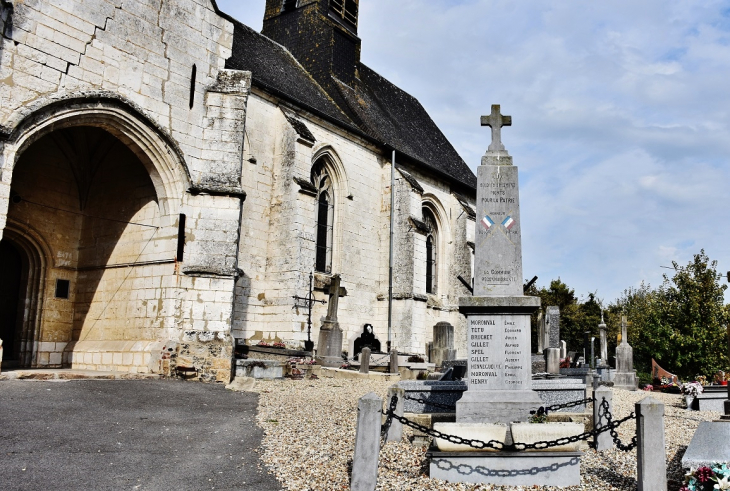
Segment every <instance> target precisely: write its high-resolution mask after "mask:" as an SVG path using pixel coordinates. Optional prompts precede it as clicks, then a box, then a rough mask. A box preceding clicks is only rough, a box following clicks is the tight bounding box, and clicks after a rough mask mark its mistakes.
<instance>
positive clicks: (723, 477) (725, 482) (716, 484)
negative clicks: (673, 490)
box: [679, 463, 730, 491]
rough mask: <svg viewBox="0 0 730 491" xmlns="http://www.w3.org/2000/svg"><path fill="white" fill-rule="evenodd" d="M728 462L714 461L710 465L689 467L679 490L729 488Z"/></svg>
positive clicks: (695, 490) (729, 469)
mask: <svg viewBox="0 0 730 491" xmlns="http://www.w3.org/2000/svg"><path fill="white" fill-rule="evenodd" d="M728 464H730V463H724V464H719V463H714V464H712V465H711V466H710V467H699V468H697V469H690V471H689V472H688V473H687V474H685V476H684V481H685V484H684V486H682V487H681V488H679V491H710V490H715V489H730V467H728Z"/></svg>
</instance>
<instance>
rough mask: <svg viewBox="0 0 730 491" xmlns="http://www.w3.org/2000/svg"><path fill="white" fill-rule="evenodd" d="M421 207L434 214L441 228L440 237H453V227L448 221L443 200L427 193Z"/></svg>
mask: <svg viewBox="0 0 730 491" xmlns="http://www.w3.org/2000/svg"><path fill="white" fill-rule="evenodd" d="M421 207H424V208H428V209H429V210H431V213H433V216H434V218H436V224H437V225H438V228H439V235H440V236H442V237H451V227H450V226H449V221H448V220H447V219H446V217H447V216H448V214H447V213H446V208H444V205H443V204H442V203H441V200H439V199H438V197H436V196H435V195H433V194H431V193H425V194H424V195H423V198H422V200H421ZM447 242H448V241H447Z"/></svg>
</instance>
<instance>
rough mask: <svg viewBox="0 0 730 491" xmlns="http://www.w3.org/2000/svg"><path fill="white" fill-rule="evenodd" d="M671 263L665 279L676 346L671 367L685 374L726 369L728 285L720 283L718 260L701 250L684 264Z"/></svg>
mask: <svg viewBox="0 0 730 491" xmlns="http://www.w3.org/2000/svg"><path fill="white" fill-rule="evenodd" d="M672 265H673V266H674V269H675V274H674V276H673V277H672V279H671V284H670V283H669V279H668V278H667V277H666V276H665V281H664V282H665V284H666V289H665V295H666V296H667V302H668V304H669V309H668V317H669V318H668V319H667V322H668V323H670V324H671V325H672V327H673V330H672V334H673V338H672V344H673V345H674V348H675V350H676V352H675V356H674V367H675V368H674V370H676V372H677V374H678V375H682V376H685V377H691V376H694V375H696V374H703V375H708V376H710V375H712V374H713V373H715V372H716V371H717V370H720V369H723V370H727V367H728V359H727V328H726V326H727V323H728V320H730V319H729V318H728V315H727V310H726V309H725V306H724V293H725V289H726V288H727V285H724V284H723V285H721V284H720V278H721V276H720V275H718V274H717V261H710V260H709V258H708V257H707V256H706V255H705V251H704V250H702V251H700V253H699V254H695V256H694V260H692V261H690V263H689V264H688V265H687V266H686V267H685V268H680V267H679V266H678V265H677V263H676V262H673V263H672Z"/></svg>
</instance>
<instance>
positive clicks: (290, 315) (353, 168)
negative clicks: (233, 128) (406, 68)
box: [233, 91, 474, 354]
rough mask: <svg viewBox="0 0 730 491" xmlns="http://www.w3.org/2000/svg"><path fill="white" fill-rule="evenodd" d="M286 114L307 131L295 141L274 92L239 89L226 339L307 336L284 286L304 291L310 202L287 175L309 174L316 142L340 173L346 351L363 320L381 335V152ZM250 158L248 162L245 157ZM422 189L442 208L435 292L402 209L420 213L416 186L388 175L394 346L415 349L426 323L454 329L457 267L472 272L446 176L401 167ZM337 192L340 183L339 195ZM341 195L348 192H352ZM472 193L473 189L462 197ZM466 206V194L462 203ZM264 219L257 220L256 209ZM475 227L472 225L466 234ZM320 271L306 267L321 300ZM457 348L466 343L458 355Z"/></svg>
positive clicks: (463, 220) (419, 348)
mask: <svg viewBox="0 0 730 491" xmlns="http://www.w3.org/2000/svg"><path fill="white" fill-rule="evenodd" d="M284 110H285V111H287V112H288V113H289V114H290V115H293V116H295V117H296V118H297V119H299V120H300V121H302V122H304V123H305V125H306V126H307V128H308V129H309V130H310V131H311V133H312V134H313V135H314V137H315V139H316V141H315V142H314V144H313V145H312V144H311V142H310V143H307V142H302V140H301V138H300V137H299V135H297V133H296V131H294V129H293V128H292V127H291V125H290V124H289V123H288V121H287V120H286V118H285V117H284V112H283V111H282V109H280V108H279V106H278V103H277V100H276V99H274V98H272V97H270V96H267V95H266V94H262V93H258V92H257V91H255V92H254V94H253V95H252V96H251V97H250V99H249V104H248V112H247V121H246V127H247V140H246V148H245V150H244V159H243V160H244V170H243V186H244V189H245V190H246V192H247V194H248V198H247V200H246V203H245V204H244V211H243V220H242V234H241V244H242V245H241V249H240V255H239V264H240V265H241V266H240V267H241V269H243V270H244V272H245V275H244V279H243V280H242V281H239V284H238V287H237V290H236V301H235V302H236V313H235V320H234V326H233V335H234V337H237V338H241V339H245V340H247V341H248V342H249V343H250V344H256V343H257V342H259V341H260V340H265V341H267V342H274V341H284V342H286V343H288V344H289V345H291V346H292V347H300V346H301V343H303V341H304V340H306V319H307V316H306V314H307V310H306V308H299V309H293V308H292V307H293V306H294V300H293V298H292V297H293V296H294V295H299V296H305V295H306V293H307V291H308V286H309V283H308V282H309V272H310V271H312V269H313V264H314V255H315V235H314V231H315V221H316V220H315V204H316V203H315V200H316V198H315V197H314V196H313V195H312V194H311V193H307V192H306V190H304V191H303V188H301V187H300V185H299V184H297V182H295V178H298V179H301V180H305V181H309V180H310V173H311V168H312V165H313V163H314V161H315V160H316V157H317V156H318V155H319V154H320V153H321V152H322V150H323V149H328V150H331V151H332V152H334V154H336V157H337V158H338V159H339V161H340V162H341V164H342V167H343V169H344V173H345V175H346V178H345V182H341V183H337V184H338V185H339V188H338V189H339V191H344V189H346V191H344V192H345V193H346V195H345V196H344V199H343V196H341V195H338V200H337V202H336V203H335V205H336V209H337V213H336V218H337V222H336V225H335V229H336V230H335V236H336V238H335V251H334V257H333V273H339V274H341V278H342V280H341V286H342V287H344V288H345V289H346V290H347V295H346V296H344V297H342V298H340V301H339V310H338V321H339V322H340V326H341V327H342V329H343V330H344V336H343V338H344V341H343V349H344V350H347V351H351V350H352V344H353V342H354V339H355V338H357V337H358V336H359V335H360V333H361V332H362V326H363V324H365V323H371V324H373V326H374V332H375V334H376V335H377V337H378V339H380V340H381V342H382V343H383V348H385V342H386V341H387V316H388V301H387V300H388V247H389V232H390V229H389V220H390V218H389V214H390V159H389V158H388V156H384V155H382V154H381V153H380V152H379V151H378V149H376V148H372V147H371V146H370V145H369V144H368V143H366V142H364V141H361V140H359V139H358V138H357V137H354V136H352V135H349V134H347V133H345V132H343V131H341V130H339V129H336V128H332V127H331V126H329V125H328V124H327V123H324V122H322V121H320V120H318V119H317V118H315V117H313V116H311V115H308V114H306V113H300V114H294V113H293V112H292V111H291V110H290V109H286V108H285V109H284ZM251 158H254V159H255V163H251V162H249V160H250V159H251ZM409 171H410V172H413V173H414V175H416V176H417V179H418V181H419V183H420V184H421V185H423V187H424V192H425V193H426V194H427V195H429V196H430V197H431V198H430V199H434V200H436V201H438V202H439V203H441V204H443V206H444V207H445V211H444V213H445V216H444V217H442V219H443V220H445V229H444V231H442V233H441V235H440V238H441V246H442V247H441V250H440V260H441V262H442V264H441V268H440V271H439V290H438V292H437V295H427V294H426V293H425V254H426V252H425V236H424V235H423V234H420V233H418V232H417V231H416V230H414V226H413V224H412V222H411V220H410V217H414V218H417V219H421V218H422V217H421V214H422V211H421V210H422V206H423V202H424V194H423V193H421V192H418V191H417V190H415V189H414V188H413V187H412V185H411V184H410V183H408V182H407V181H406V180H405V179H404V178H403V177H402V176H401V175H400V174H399V173H396V199H395V202H396V203H395V206H396V218H395V220H396V226H395V241H394V242H395V246H396V251H395V258H394V259H395V266H394V297H395V300H394V303H393V326H394V328H393V341H394V346H396V347H398V348H399V349H401V350H404V351H410V352H417V353H422V354H423V353H425V350H426V343H427V342H428V341H430V340H431V338H432V328H433V325H435V324H436V323H438V322H441V321H446V322H450V323H451V324H452V325H454V326H455V329H456V333H457V336H459V335H461V336H463V337H464V345H465V332H466V331H465V323H464V320H463V316H461V314H459V313H458V297H459V296H462V295H464V294H466V290H465V288H464V287H463V286H462V285H461V283H459V282H458V280H457V279H456V275H457V274H461V275H462V276H463V277H464V278H467V279H468V278H471V271H470V270H471V263H470V261H471V249H469V247H468V246H467V245H466V242H467V232H466V231H467V228H468V226H469V225H468V224H471V225H470V226H472V227H473V224H474V221H473V220H470V219H469V218H468V215H467V214H466V213H463V207H462V206H461V205H460V204H459V203H458V201H457V200H456V198H455V197H454V196H453V194H452V192H451V189H450V187H449V185H448V184H444V183H443V182H442V181H441V180H440V179H438V178H433V177H431V176H429V175H428V174H425V173H418V171H415V170H412V169H409ZM340 194H341V193H340ZM347 196H351V199H350V198H348V197H347ZM472 201H473V199H472ZM472 204H473V203H472ZM262 218H263V219H262ZM472 235H473V234H472ZM328 278H329V277H328V275H324V274H315V298H316V299H318V300H327V299H328V293H327V291H326V288H327V286H328V281H329V280H328ZM326 313H327V306H326V305H323V304H315V305H314V307H313V309H312V321H313V322H312V339H313V340H314V341H315V342H316V340H317V334H318V332H319V326H320V324H321V319H322V318H323V317H324V316H325V315H326ZM462 354H465V353H462Z"/></svg>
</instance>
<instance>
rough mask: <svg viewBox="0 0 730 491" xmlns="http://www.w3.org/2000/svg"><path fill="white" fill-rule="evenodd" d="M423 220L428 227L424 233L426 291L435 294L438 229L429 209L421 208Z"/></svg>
mask: <svg viewBox="0 0 730 491" xmlns="http://www.w3.org/2000/svg"><path fill="white" fill-rule="evenodd" d="M423 222H424V223H425V224H426V226H427V227H428V234H427V235H426V293H431V294H435V293H436V285H437V281H438V274H437V271H438V229H437V228H436V218H435V217H434V215H433V213H432V212H431V210H429V209H428V208H423Z"/></svg>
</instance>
